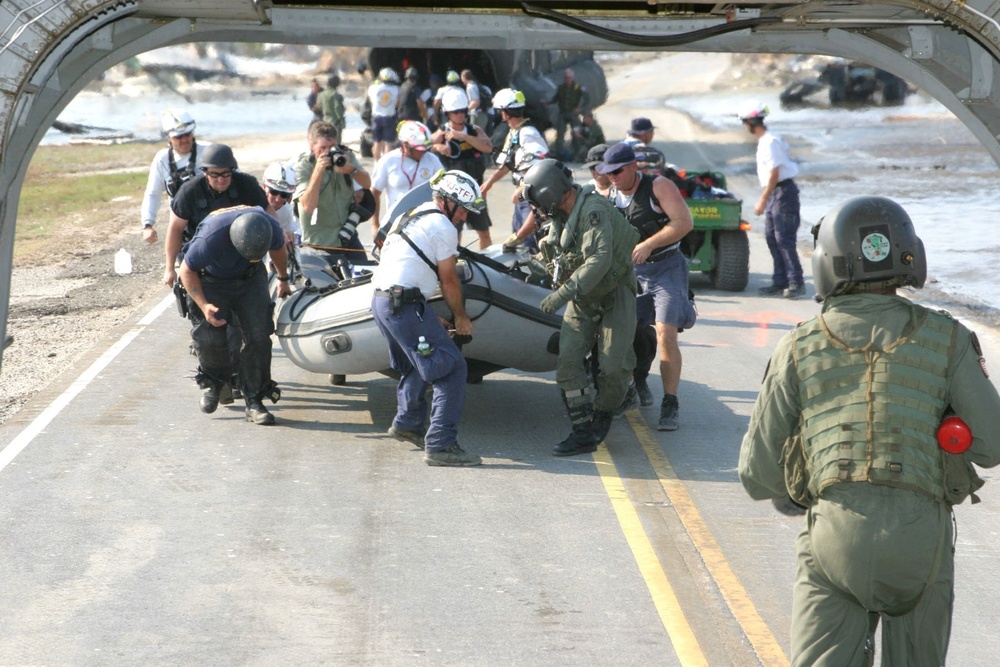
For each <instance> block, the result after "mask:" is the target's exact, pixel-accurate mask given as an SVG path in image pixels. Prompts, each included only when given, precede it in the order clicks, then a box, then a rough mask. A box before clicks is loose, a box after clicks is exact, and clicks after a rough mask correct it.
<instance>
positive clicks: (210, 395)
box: [201, 384, 221, 415]
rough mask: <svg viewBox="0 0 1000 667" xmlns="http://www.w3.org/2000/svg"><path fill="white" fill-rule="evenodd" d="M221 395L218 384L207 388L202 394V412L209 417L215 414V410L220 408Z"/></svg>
mask: <svg viewBox="0 0 1000 667" xmlns="http://www.w3.org/2000/svg"><path fill="white" fill-rule="evenodd" d="M220 393H221V388H220V387H219V385H217V384H212V385H209V386H207V387H205V389H204V390H202V392H201V411H202V412H204V413H205V414H207V415H210V414H212V413H213V412H215V409H216V408H217V407H219V394H220Z"/></svg>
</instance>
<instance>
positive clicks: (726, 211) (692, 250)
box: [664, 170, 750, 292]
mask: <svg viewBox="0 0 1000 667" xmlns="http://www.w3.org/2000/svg"><path fill="white" fill-rule="evenodd" d="M664 175H665V176H667V177H668V178H670V179H671V180H673V181H674V183H675V184H677V185H678V188H679V189H680V190H681V194H683V195H684V196H685V199H684V201H685V202H686V203H687V205H688V208H689V209H690V210H691V218H692V219H693V220H694V229H692V230H691V231H690V232H688V235H687V236H685V237H684V240H683V241H681V250H682V252H683V253H684V254H685V255H687V256H688V258H689V259H690V260H691V271H700V272H701V273H706V274H708V277H709V278H710V279H711V281H712V286H713V287H715V288H716V289H720V290H725V291H727V292H741V291H743V290H744V289H745V288H746V286H747V282H748V280H749V278H750V242H749V239H748V238H747V231H748V230H749V229H750V223H748V222H747V221H745V220H743V218H742V215H741V210H742V207H743V202H742V201H741V200H739V199H734V198H733V197H732V195H729V193H728V191H727V190H726V177H725V176H724V175H723V174H721V173H719V172H717V171H706V172H701V173H699V174H697V175H695V176H693V177H687V178H682V181H678V178H677V177H676V176H675V175H672V174H671V173H669V170H668V171H667V172H666V173H665V174H664ZM682 185H685V186H686V187H681V186H682ZM723 192H725V194H722V193H723ZM692 194H693V195H694V196H691V195H692Z"/></svg>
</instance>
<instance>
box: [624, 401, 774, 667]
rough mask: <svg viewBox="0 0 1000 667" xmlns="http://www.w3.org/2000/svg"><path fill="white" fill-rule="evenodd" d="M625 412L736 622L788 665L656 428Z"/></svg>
mask: <svg viewBox="0 0 1000 667" xmlns="http://www.w3.org/2000/svg"><path fill="white" fill-rule="evenodd" d="M625 416H626V418H627V419H628V422H629V424H630V425H631V426H632V431H633V432H634V433H635V436H636V438H638V440H639V444H641V445H642V449H643V451H645V452H646V457H647V458H648V459H649V463H650V465H651V466H652V467H653V471H654V472H656V476H657V477H658V478H659V479H660V485H661V486H662V487H663V490H664V491H666V493H667V497H668V498H669V499H670V503H671V504H672V505H673V507H674V511H675V512H677V516H678V517H679V518H680V520H681V523H682V524H684V529H685V530H686V531H687V533H688V536H689V537H690V538H691V542H692V543H693V544H694V546H695V548H696V549H697V550H698V553H699V554H700V555H701V559H702V561H704V563H705V567H706V568H708V572H709V574H711V575H712V579H714V580H715V584H716V585H717V586H718V587H719V591H720V592H721V593H722V597H723V598H724V599H725V601H726V604H727V605H728V606H729V610H730V611H731V612H732V613H733V616H734V617H735V618H736V622H737V623H739V624H740V628H742V629H743V633H744V634H745V635H746V637H747V639H748V640H749V641H750V645H751V646H753V649H754V652H756V654H757V658H758V659H759V660H760V661H761V664H763V665H764V666H765V667H787V665H788V664H789V663H788V658H787V657H786V656H785V653H784V651H782V650H781V646H780V645H778V642H777V640H776V639H775V638H774V634H773V633H772V632H771V629H770V628H769V627H768V625H767V623H765V622H764V619H763V618H761V616H760V613H759V612H758V611H757V608H756V607H755V606H754V604H753V602H751V601H750V596H749V595H748V594H747V592H746V590H745V589H744V588H743V585H742V584H741V583H740V580H739V578H738V577H737V576H736V573H735V572H733V569H732V567H730V565H729V562H728V561H727V560H726V557H725V555H724V554H723V553H722V549H721V548H720V547H719V545H718V543H717V542H716V541H715V538H714V537H712V533H711V531H710V530H709V529H708V526H707V525H706V524H705V520H704V519H702V518H701V514H699V513H698V509H697V508H696V507H695V505H694V501H692V500H691V496H690V495H688V492H687V489H686V488H685V487H684V484H683V483H682V482H681V481H680V480H679V479H678V478H677V473H675V472H674V468H673V466H672V465H670V460H669V459H668V458H667V455H666V454H664V453H663V448H662V447H660V443H659V442H658V441H657V440H656V438H655V437H654V436H653V432H652V431H650V430H649V426H647V425H646V421H645V420H644V419H643V417H642V414H641V413H640V412H639V411H638V410H629V411H628V412H627V413H626V415H625ZM609 494H610V491H609Z"/></svg>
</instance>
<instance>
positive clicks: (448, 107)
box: [441, 88, 469, 113]
mask: <svg viewBox="0 0 1000 667" xmlns="http://www.w3.org/2000/svg"><path fill="white" fill-rule="evenodd" d="M468 108H469V96H468V95H466V94H465V91H464V90H462V89H461V88H449V89H447V90H446V91H444V95H442V96H441V110H442V111H444V112H445V113H447V112H449V111H466V110H467V109H468Z"/></svg>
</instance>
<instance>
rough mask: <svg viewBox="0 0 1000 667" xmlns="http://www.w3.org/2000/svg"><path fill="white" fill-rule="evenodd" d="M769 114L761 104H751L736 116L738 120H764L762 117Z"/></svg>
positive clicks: (765, 106) (764, 105)
mask: <svg viewBox="0 0 1000 667" xmlns="http://www.w3.org/2000/svg"><path fill="white" fill-rule="evenodd" d="M769 113H770V110H768V108H767V105H766V104H764V103H763V102H752V103H751V104H749V105H748V106H747V107H746V108H745V109H744V110H743V111H741V112H740V113H738V114H736V115H737V117H739V119H740V120H764V117H765V116H767V114H769Z"/></svg>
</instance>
